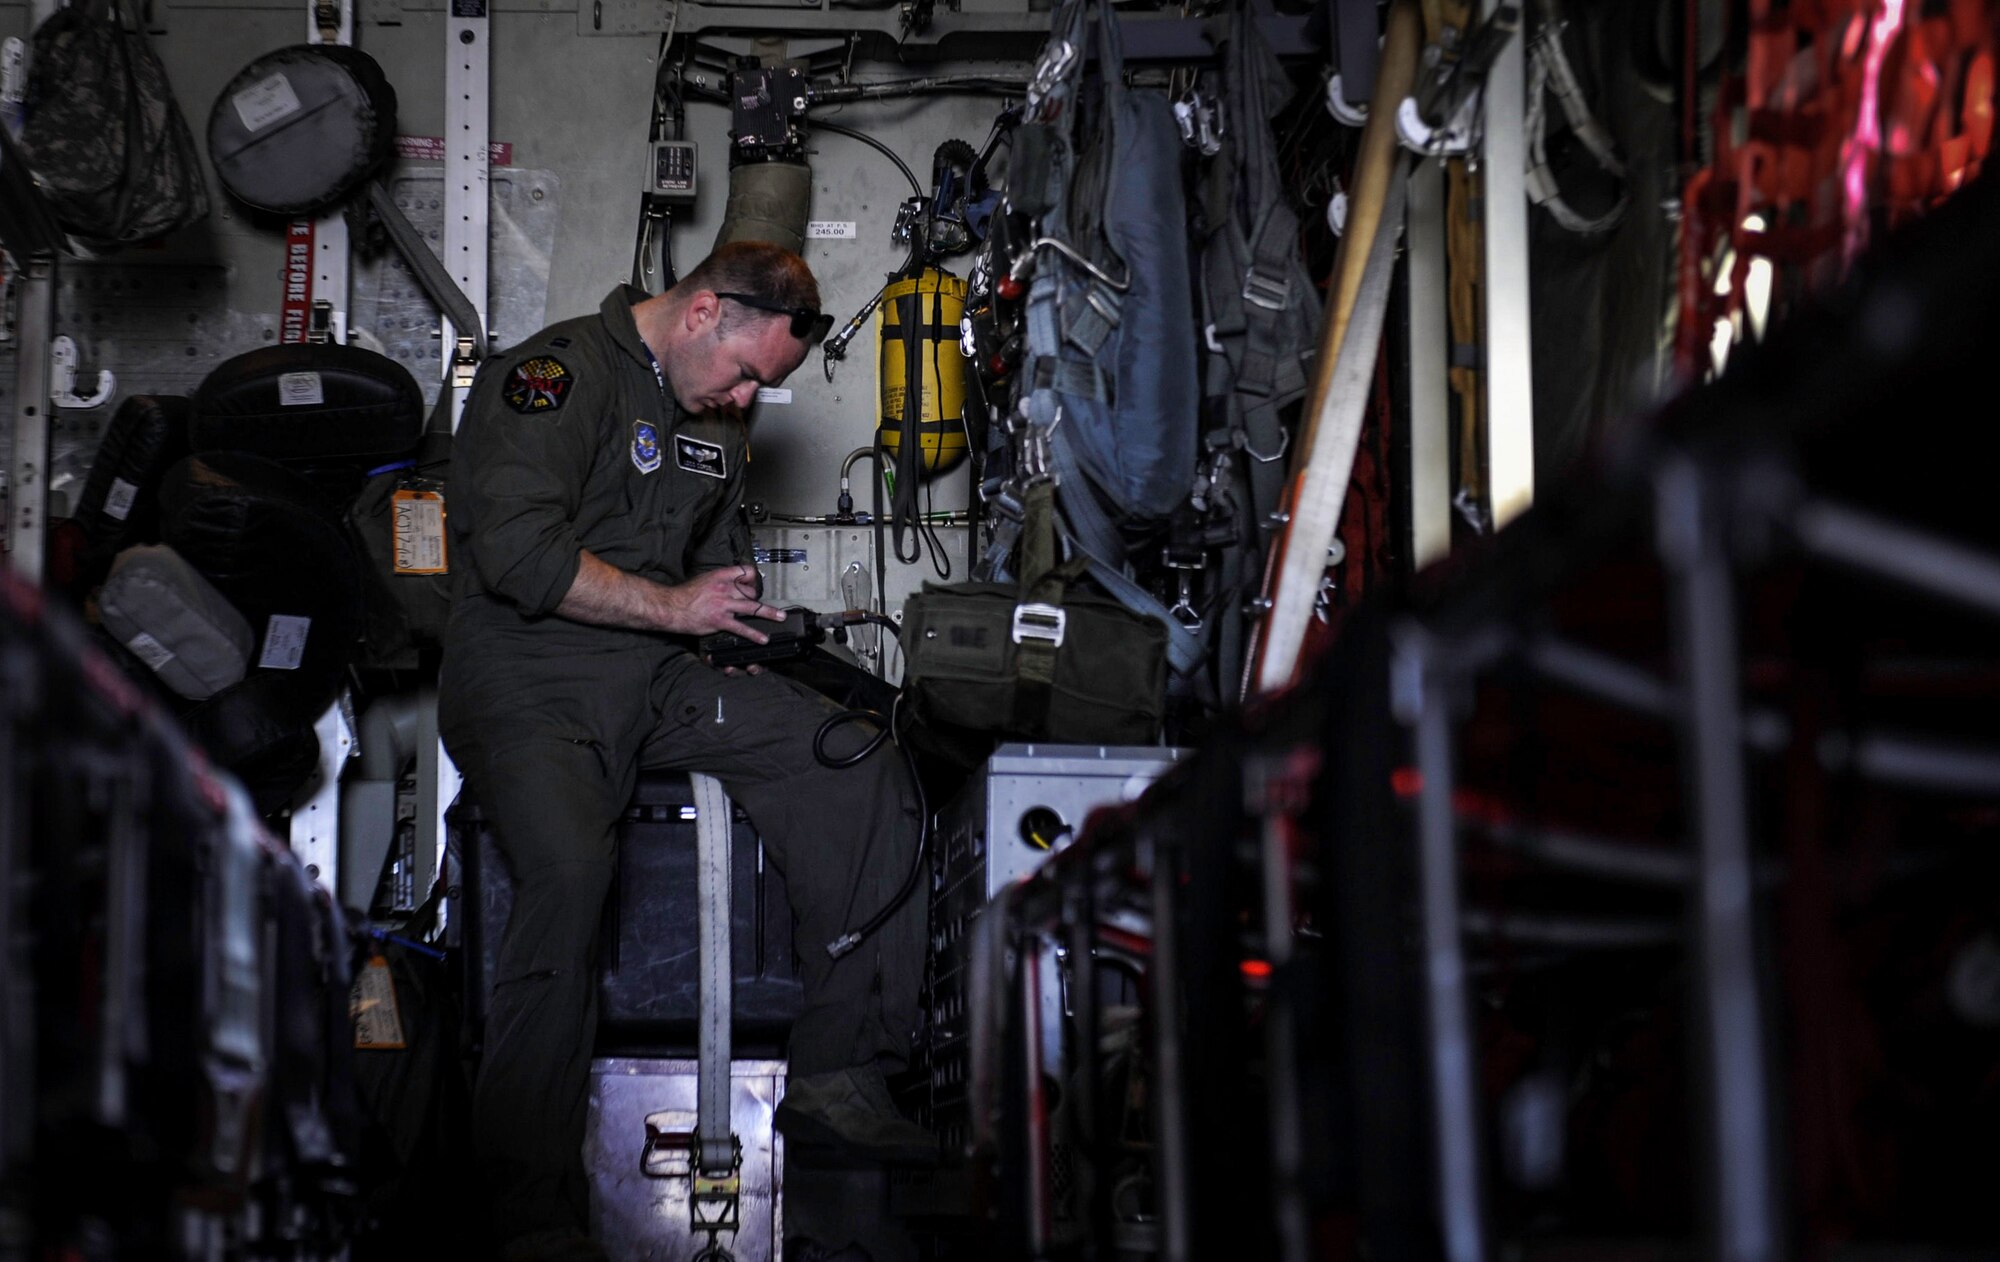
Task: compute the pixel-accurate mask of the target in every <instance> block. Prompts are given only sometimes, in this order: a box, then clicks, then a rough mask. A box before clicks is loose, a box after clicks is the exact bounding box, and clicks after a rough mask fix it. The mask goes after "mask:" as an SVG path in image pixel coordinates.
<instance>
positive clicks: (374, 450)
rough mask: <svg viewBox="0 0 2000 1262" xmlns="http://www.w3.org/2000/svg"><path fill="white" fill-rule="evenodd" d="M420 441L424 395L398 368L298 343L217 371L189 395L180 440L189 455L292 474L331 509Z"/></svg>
mask: <svg viewBox="0 0 2000 1262" xmlns="http://www.w3.org/2000/svg"><path fill="white" fill-rule="evenodd" d="M423 433H424V398H423V393H422V391H420V390H419V389H418V388H417V383H416V380H415V378H413V377H411V376H410V372H409V370H408V369H407V368H404V367H403V366H402V365H401V364H399V363H397V362H396V361H395V360H393V359H390V358H389V357H388V356H386V355H378V354H376V353H375V352H374V351H371V350H365V349H363V348H361V347H359V346H342V345H339V344H338V343H325V344H313V343H300V344H297V345H289V346H266V347H262V348H260V349H258V350H254V351H249V352H246V353H245V354H242V355H237V356H235V357H234V358H232V359H227V360H224V361H223V362H222V363H220V364H218V365H216V367H215V370H214V371H212V372H210V373H209V374H208V376H207V377H206V378H204V379H203V381H202V383H201V386H200V387H199V388H198V389H197V390H196V391H195V394H194V405H193V416H192V418H191V420H190V422H189V428H188V439H189V449H190V450H192V451H196V452H210V451H246V452H249V453H251V454H253V455H257V456H262V457H264V458H265V459H267V460H275V461H277V462H279V463H280V464H284V465H286V466H288V467H291V468H293V469H297V470H299V471H300V472H302V473H304V474H306V475H307V476H308V477H311V478H312V479H313V481H315V482H316V483H319V484H320V485H321V486H322V488H323V489H325V490H326V491H327V492H328V494H329V495H330V496H332V497H333V498H334V499H336V500H337V501H338V500H344V499H346V498H348V497H349V496H351V495H352V494H353V493H354V492H356V491H358V490H360V488H361V483H362V481H363V480H364V478H365V477H366V475H367V473H368V471H369V470H371V469H374V468H375V467H377V466H378V465H383V464H387V463H390V462H392V461H395V460H397V459H400V458H402V457H404V456H407V455H408V454H409V453H410V451H411V450H412V449H413V448H415V447H416V445H417V442H418V440H419V439H421V438H422V437H423Z"/></svg>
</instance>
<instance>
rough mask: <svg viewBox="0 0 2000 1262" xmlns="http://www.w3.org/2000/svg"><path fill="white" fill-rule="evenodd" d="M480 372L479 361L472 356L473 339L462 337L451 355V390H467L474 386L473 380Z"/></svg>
mask: <svg viewBox="0 0 2000 1262" xmlns="http://www.w3.org/2000/svg"><path fill="white" fill-rule="evenodd" d="M478 372H479V361H478V360H476V359H474V358H473V356H472V339H471V338H469V337H461V338H459V339H458V344H457V346H456V347H455V348H454V349H453V351H452V354H451V388H452V389H454V390H465V389H469V388H470V387H471V386H472V379H473V377H474V376H476V375H477V374H478Z"/></svg>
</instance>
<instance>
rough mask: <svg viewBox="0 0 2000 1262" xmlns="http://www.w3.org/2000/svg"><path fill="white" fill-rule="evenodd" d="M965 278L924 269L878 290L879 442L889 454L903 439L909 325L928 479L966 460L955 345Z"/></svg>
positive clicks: (920, 446)
mask: <svg viewBox="0 0 2000 1262" xmlns="http://www.w3.org/2000/svg"><path fill="white" fill-rule="evenodd" d="M965 289H966V286H965V282H964V281H962V280H960V279H959V278H958V277H956V276H953V275H952V274H951V273H950V272H946V271H940V270H939V269H937V268H934V267H930V268H925V269H924V272H923V274H922V275H921V276H918V277H916V278H915V279H913V280H899V281H897V282H896V283H895V284H893V285H891V286H889V287H888V288H887V289H886V290H884V291H883V292H882V323H881V355H880V357H879V358H878V360H877V361H876V362H877V365H878V369H879V371H878V372H877V380H878V382H879V383H880V385H881V391H880V393H881V396H882V411H881V418H880V424H881V428H880V431H879V432H880V436H881V440H882V447H883V449H884V450H885V451H887V452H888V453H889V455H890V457H891V458H892V459H893V458H894V457H895V456H896V454H897V452H898V451H899V450H900V449H901V447H902V443H903V392H904V390H905V389H906V383H907V381H908V361H907V359H906V357H905V350H906V347H907V346H908V342H907V340H906V339H907V336H908V330H909V327H910V326H911V325H915V326H916V350H917V357H918V362H919V364H920V365H921V371H922V374H923V377H922V380H923V403H922V411H921V413H920V415H919V418H918V421H917V451H918V454H919V455H921V456H922V458H923V463H922V466H921V467H922V471H923V476H925V477H926V478H928V477H931V476H933V475H935V474H939V473H942V472H944V471H945V470H947V469H949V468H951V467H952V466H953V465H956V464H957V463H958V462H959V461H961V460H963V459H965V452H966V445H965V373H966V364H965V356H964V355H963V354H961V353H960V351H959V349H958V318H959V316H960V314H961V313H963V312H964V310H965Z"/></svg>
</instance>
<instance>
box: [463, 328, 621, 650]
mask: <svg viewBox="0 0 2000 1262" xmlns="http://www.w3.org/2000/svg"><path fill="white" fill-rule="evenodd" d="M598 377H599V374H597V373H594V372H592V371H591V370H590V367H589V365H588V364H587V363H585V362H581V361H580V360H579V359H577V358H575V357H572V358H569V359H563V358H559V357H558V356H556V355H552V354H550V353H549V352H547V351H544V350H537V349H534V348H522V349H521V350H517V351H515V352H512V353H511V354H510V355H508V356H506V357H505V358H503V359H501V360H499V361H495V362H493V363H492V364H491V365H490V366H489V367H488V368H487V370H486V371H483V372H481V373H480V375H479V381H478V383H477V385H476V386H475V387H474V389H473V392H472V397H471V398H470V399H469V400H467V403H466V414H465V421H464V423H463V424H462V425H461V426H460V430H459V437H458V443H457V448H456V450H455V451H454V453H453V463H454V465H455V466H456V467H455V468H454V469H453V479H452V481H453V483H454V486H453V488H452V489H453V504H452V515H453V516H454V517H458V518H461V522H460V524H461V525H462V527H463V531H462V533H460V532H454V533H455V534H458V535H459V538H460V539H461V540H462V546H463V547H464V548H465V549H466V550H467V551H468V552H469V553H470V555H471V559H472V563H473V567H474V569H475V570H476V572H477V574H478V576H479V579H480V582H481V583H482V584H483V585H484V587H485V588H486V590H487V591H489V592H491V593H493V594H495V595H497V596H500V597H501V598H503V599H505V600H508V601H511V602H512V603H513V604H515V605H517V606H519V607H520V608H521V610H522V612H524V613H527V614H531V615H533V614H546V613H551V612H553V611H554V610H555V608H556V606H557V605H560V604H561V603H562V600H563V597H564V596H566V595H568V594H569V589H570V585H571V584H572V583H573V582H575V580H576V573H577V569H578V567H579V566H581V565H582V556H581V553H582V550H583V544H582V542H581V540H580V538H579V535H578V532H577V527H576V519H577V513H578V511H579V509H580V507H581V504H582V501H583V488H584V484H585V482H586V481H587V479H588V478H589V475H590V468H591V463H592V461H593V460H594V459H595V458H596V455H597V446H598V443H597V437H598V426H599V421H600V419H601V418H600V416H599V413H600V411H601V410H602V407H603V404H604V397H605V392H606V389H607V388H608V387H607V383H605V382H603V381H601V380H598Z"/></svg>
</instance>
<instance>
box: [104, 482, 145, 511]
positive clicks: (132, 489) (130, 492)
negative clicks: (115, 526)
mask: <svg viewBox="0 0 2000 1262" xmlns="http://www.w3.org/2000/svg"><path fill="white" fill-rule="evenodd" d="M138 498H139V488H138V487H136V486H133V485H132V484H131V483H130V482H127V481H126V480H125V479H123V478H113V479H111V489H110V490H108V491H106V492H105V493H104V515H105V516H106V517H109V518H111V519H112V520H113V521H124V520H125V519H126V518H127V517H130V516H131V515H132V501H133V500H135V499H138Z"/></svg>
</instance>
